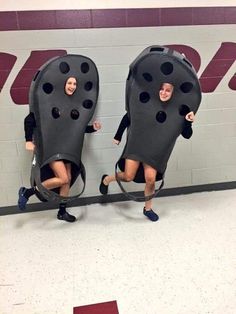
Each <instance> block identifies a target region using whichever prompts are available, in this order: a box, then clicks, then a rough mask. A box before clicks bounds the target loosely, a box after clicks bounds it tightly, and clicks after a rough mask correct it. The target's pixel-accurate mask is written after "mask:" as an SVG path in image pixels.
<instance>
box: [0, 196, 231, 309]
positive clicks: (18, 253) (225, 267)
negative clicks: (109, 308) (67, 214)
mask: <svg viewBox="0 0 236 314" xmlns="http://www.w3.org/2000/svg"><path fill="white" fill-rule="evenodd" d="M154 204H155V208H156V209H158V213H159V215H160V220H159V221H158V222H155V223H153V222H150V221H148V220H147V219H146V218H145V217H144V216H143V215H142V204H139V203H134V202H122V203H113V204H105V205H104V204H95V205H90V206H83V207H78V208H72V209H71V212H72V213H74V214H75V215H76V216H77V217H78V221H77V222H76V223H74V224H68V223H66V222H62V221H58V220H57V219H55V215H56V211H55V210H51V211H43V212H35V213H25V214H18V215H10V216H2V217H0V313H1V314H44V313H45V314H56V313H58V314H72V313H73V307H75V306H80V305H85V304H93V303H100V302H106V301H112V300H117V304H118V308H119V313H120V314H207V313H210V314H235V313H236V269H235V266H236V249H235V247H236V245H235V244H236V228H235V221H236V190H227V191H219V192H208V193H196V194H191V195H185V196H175V197H162V198H159V199H155V201H154Z"/></svg>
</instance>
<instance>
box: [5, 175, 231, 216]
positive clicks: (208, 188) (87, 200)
mask: <svg viewBox="0 0 236 314" xmlns="http://www.w3.org/2000/svg"><path fill="white" fill-rule="evenodd" d="M230 189H236V181H231V182H221V183H211V184H202V185H193V186H185V187H176V188H169V189H163V190H161V191H160V192H159V193H158V196H157V197H165V196H177V195H184V194H192V193H199V192H212V191H222V190H230ZM139 193H140V192H133V193H132V194H133V195H139ZM123 201H129V200H128V199H127V198H126V197H125V195H124V194H123V193H118V194H111V195H99V196H91V197H81V198H78V199H77V200H74V201H73V202H70V203H69V204H68V207H76V206H85V205H91V204H96V203H101V204H102V203H114V202H123ZM56 208H58V205H57V204H55V203H52V202H45V203H34V204H29V205H27V210H26V211H24V212H22V211H19V209H18V207H17V206H7V207H0V216H4V215H13V214H22V213H30V212H36V211H43V210H50V209H56Z"/></svg>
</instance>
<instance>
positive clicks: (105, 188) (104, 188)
mask: <svg viewBox="0 0 236 314" xmlns="http://www.w3.org/2000/svg"><path fill="white" fill-rule="evenodd" d="M107 176H108V175H107V174H104V175H103V176H102V179H101V183H100V186H99V191H100V193H101V194H103V195H106V194H107V192H108V185H105V184H104V183H103V180H104V178H106V177H107Z"/></svg>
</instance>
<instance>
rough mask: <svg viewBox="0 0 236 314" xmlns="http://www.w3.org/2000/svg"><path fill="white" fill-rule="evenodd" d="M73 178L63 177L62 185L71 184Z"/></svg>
mask: <svg viewBox="0 0 236 314" xmlns="http://www.w3.org/2000/svg"><path fill="white" fill-rule="evenodd" d="M70 181H71V179H70V178H69V177H68V176H65V177H62V178H61V185H66V184H70Z"/></svg>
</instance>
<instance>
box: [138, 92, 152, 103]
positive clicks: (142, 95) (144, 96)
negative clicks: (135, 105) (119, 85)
mask: <svg viewBox="0 0 236 314" xmlns="http://www.w3.org/2000/svg"><path fill="white" fill-rule="evenodd" d="M149 99H150V95H149V94H148V93H147V92H142V93H140V94H139V100H140V101H141V102H142V103H146V102H148V101H149Z"/></svg>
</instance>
